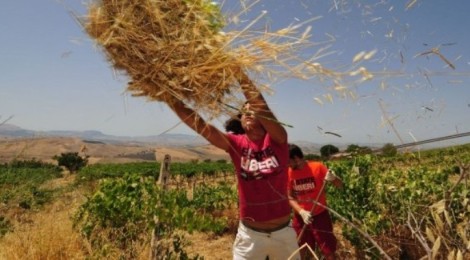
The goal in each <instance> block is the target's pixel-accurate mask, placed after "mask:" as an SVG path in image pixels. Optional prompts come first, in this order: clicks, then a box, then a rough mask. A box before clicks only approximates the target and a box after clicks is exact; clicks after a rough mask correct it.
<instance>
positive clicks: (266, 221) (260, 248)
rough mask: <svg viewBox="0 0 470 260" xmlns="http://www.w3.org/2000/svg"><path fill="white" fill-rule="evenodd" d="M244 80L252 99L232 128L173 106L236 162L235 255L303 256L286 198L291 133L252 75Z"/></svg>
mask: <svg viewBox="0 0 470 260" xmlns="http://www.w3.org/2000/svg"><path fill="white" fill-rule="evenodd" d="M243 75H244V74H242V77H241V78H240V79H239V82H240V86H241V88H242V91H243V94H244V96H245V98H246V99H247V103H246V104H245V105H244V106H243V108H242V109H241V111H240V115H239V117H238V118H239V120H240V122H239V123H238V124H235V126H236V128H234V127H232V126H230V127H228V128H227V133H224V132H222V131H220V130H219V129H218V128H216V127H215V126H213V125H211V124H209V123H206V122H205V121H204V120H203V119H202V117H200V116H199V115H198V114H197V113H196V112H195V111H194V110H193V109H191V108H190V107H188V106H186V105H185V104H184V103H183V102H182V101H178V100H175V101H174V102H172V103H171V104H170V108H171V109H173V111H174V112H175V113H176V114H177V115H178V117H179V118H180V119H181V120H182V121H183V122H184V123H185V124H186V125H187V126H189V127H191V128H192V129H193V130H194V131H196V132H197V133H198V134H200V135H201V136H202V137H204V138H205V139H206V140H207V141H209V142H210V143H211V144H212V145H214V146H216V147H218V148H220V149H223V150H224V151H226V152H227V153H228V154H229V155H230V157H231V159H232V162H233V164H234V166H235V170H236V175H237V184H238V196H239V211H240V212H239V215H240V223H239V226H238V231H237V237H236V239H235V242H234V244H233V259H234V260H251V259H263V260H264V259H266V258H267V257H269V259H293V260H298V259H300V255H299V254H298V253H297V250H298V248H299V246H298V244H297V240H296V235H295V231H294V230H293V228H292V227H291V226H290V220H291V212H292V209H291V207H290V204H289V199H288V197H287V169H288V167H289V147H288V143H287V132H286V130H285V129H284V127H283V126H282V125H281V124H280V123H279V121H277V120H276V117H275V116H274V114H273V112H272V111H271V110H270V108H269V107H268V104H267V103H266V101H265V100H264V97H263V96H262V95H261V93H260V92H259V91H258V89H257V88H256V87H255V86H254V85H253V83H252V82H251V81H250V80H249V79H248V77H246V76H243Z"/></svg>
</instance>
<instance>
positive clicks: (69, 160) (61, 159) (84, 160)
mask: <svg viewBox="0 0 470 260" xmlns="http://www.w3.org/2000/svg"><path fill="white" fill-rule="evenodd" d="M53 159H54V160H57V163H58V165H59V166H64V167H65V168H66V169H67V170H68V171H69V172H70V173H76V172H77V171H79V170H80V169H81V168H83V167H85V166H86V165H87V164H88V157H81V156H80V155H78V153H77V152H68V153H61V154H60V155H59V156H57V155H56V156H54V158H53Z"/></svg>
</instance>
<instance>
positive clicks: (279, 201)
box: [227, 134, 291, 221]
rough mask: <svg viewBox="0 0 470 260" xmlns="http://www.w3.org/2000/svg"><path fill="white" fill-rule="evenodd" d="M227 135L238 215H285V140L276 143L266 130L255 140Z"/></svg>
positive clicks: (267, 217) (266, 217)
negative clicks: (235, 185)
mask: <svg viewBox="0 0 470 260" xmlns="http://www.w3.org/2000/svg"><path fill="white" fill-rule="evenodd" d="M227 136H228V138H229V140H230V144H231V149H229V151H228V153H229V154H230V157H231V158H232V161H233V164H234V166H235V170H236V174H237V179H238V197H239V207H240V219H242V220H243V219H246V220H251V221H269V220H272V219H276V218H280V217H283V216H286V215H289V214H290V212H291V208H290V205H289V200H288V199H287V169H288V162H289V147H288V144H287V143H285V144H277V143H276V142H274V141H273V140H272V139H271V137H270V135H269V134H266V135H265V137H264V139H263V140H260V141H257V142H253V141H251V140H249V139H248V137H247V136H246V135H233V134H227Z"/></svg>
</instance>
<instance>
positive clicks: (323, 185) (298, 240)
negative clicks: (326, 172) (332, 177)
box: [297, 180, 328, 243]
mask: <svg viewBox="0 0 470 260" xmlns="http://www.w3.org/2000/svg"><path fill="white" fill-rule="evenodd" d="M327 182H328V181H327V180H323V184H322V186H321V188H320V192H318V195H317V198H316V199H315V204H314V205H313V207H312V209H311V210H310V214H311V215H312V218H313V211H314V210H315V208H316V207H317V204H318V200H319V199H320V196H321V194H322V193H323V190H324V189H325V186H326V183H327ZM307 226H308V225H307V224H306V223H304V226H303V227H302V230H300V233H299V235H298V236H297V243H298V242H300V239H301V238H302V236H303V235H304V232H305V229H307Z"/></svg>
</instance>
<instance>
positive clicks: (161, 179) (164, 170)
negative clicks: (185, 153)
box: [157, 154, 171, 190]
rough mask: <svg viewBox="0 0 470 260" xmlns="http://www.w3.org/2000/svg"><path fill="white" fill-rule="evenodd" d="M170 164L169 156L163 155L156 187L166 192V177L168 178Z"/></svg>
mask: <svg viewBox="0 0 470 260" xmlns="http://www.w3.org/2000/svg"><path fill="white" fill-rule="evenodd" d="M170 163H171V156H170V155H169V154H165V158H164V159H163V162H162V164H161V166H160V175H159V176H158V181H157V185H158V186H160V187H161V188H162V189H164V190H166V188H167V186H168V177H169V176H170Z"/></svg>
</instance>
